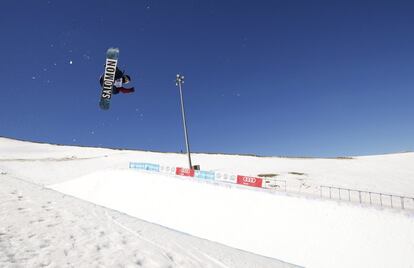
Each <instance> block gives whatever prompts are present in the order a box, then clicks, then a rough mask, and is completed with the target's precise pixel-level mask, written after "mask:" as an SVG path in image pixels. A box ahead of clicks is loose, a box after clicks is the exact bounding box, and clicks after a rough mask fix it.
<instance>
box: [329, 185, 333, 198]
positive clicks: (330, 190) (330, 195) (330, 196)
mask: <svg viewBox="0 0 414 268" xmlns="http://www.w3.org/2000/svg"><path fill="white" fill-rule="evenodd" d="M329 199H332V189H331V187H330V186H329Z"/></svg>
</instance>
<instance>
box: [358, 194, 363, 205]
mask: <svg viewBox="0 0 414 268" xmlns="http://www.w3.org/2000/svg"><path fill="white" fill-rule="evenodd" d="M358 195H359V203H360V204H361V203H362V198H361V191H358Z"/></svg>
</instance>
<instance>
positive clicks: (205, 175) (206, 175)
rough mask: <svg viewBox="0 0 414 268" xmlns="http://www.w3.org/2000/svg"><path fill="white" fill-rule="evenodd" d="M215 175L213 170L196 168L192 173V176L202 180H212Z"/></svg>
mask: <svg viewBox="0 0 414 268" xmlns="http://www.w3.org/2000/svg"><path fill="white" fill-rule="evenodd" d="M215 176H216V174H215V172H213V171H201V170H196V171H195V174H194V177H196V178H199V179H204V180H214V178H215Z"/></svg>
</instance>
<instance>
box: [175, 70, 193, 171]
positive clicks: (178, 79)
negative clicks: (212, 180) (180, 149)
mask: <svg viewBox="0 0 414 268" xmlns="http://www.w3.org/2000/svg"><path fill="white" fill-rule="evenodd" d="M182 84H184V76H183V75H180V74H177V77H176V80H175V85H176V86H178V88H179V89H180V100H181V113H182V116H183V125H184V137H185V145H186V147H187V154H188V163H189V165H190V169H193V165H192V164H191V153H190V143H189V142H188V133H187V124H186V121H185V111H184V100H183V91H182Z"/></svg>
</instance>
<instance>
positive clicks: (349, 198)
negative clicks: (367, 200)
mask: <svg viewBox="0 0 414 268" xmlns="http://www.w3.org/2000/svg"><path fill="white" fill-rule="evenodd" d="M348 201H349V202H351V190H349V189H348Z"/></svg>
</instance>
